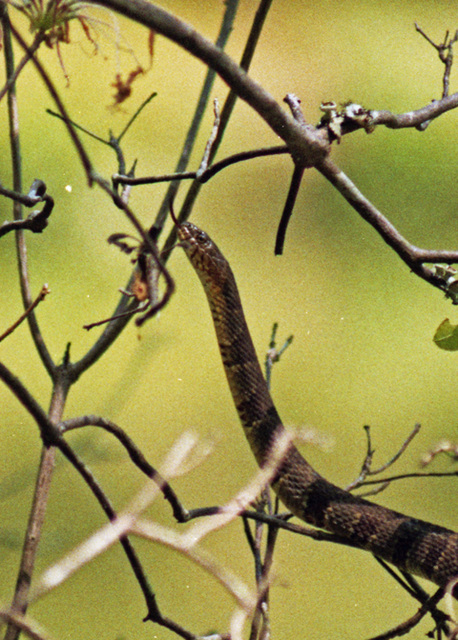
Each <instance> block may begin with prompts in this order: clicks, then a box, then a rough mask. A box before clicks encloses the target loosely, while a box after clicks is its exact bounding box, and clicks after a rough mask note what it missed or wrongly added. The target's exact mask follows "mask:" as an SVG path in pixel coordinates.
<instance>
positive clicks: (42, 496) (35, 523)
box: [4, 376, 69, 640]
mask: <svg viewBox="0 0 458 640" xmlns="http://www.w3.org/2000/svg"><path fill="white" fill-rule="evenodd" d="M68 389H69V383H68V380H67V379H66V377H65V376H61V377H60V379H59V380H58V381H57V383H56V385H55V387H54V391H53V395H52V398H51V405H50V410H49V418H50V420H52V421H53V423H54V424H57V423H58V422H60V420H61V419H62V414H63V410H64V406H65V400H66V397H67V393H68ZM55 458H56V449H55V447H43V449H42V453H41V460H40V466H39V469H38V475H37V480H36V484H35V492H34V496H33V503H32V508H31V510H30V515H29V521H28V524H27V530H26V533H25V538H24V544H23V547H22V556H21V563H20V567H19V570H18V577H17V580H16V587H15V591H14V596H13V600H12V603H11V611H12V613H13V614H21V615H24V614H25V613H26V611H27V604H28V596H29V591H30V585H31V582H32V577H33V572H34V568H35V560H36V557H37V552H38V546H39V543H40V539H41V532H42V529H43V524H44V521H45V516H46V508H47V505H48V499H49V492H50V489H51V481H52V478H53V471H54V465H55ZM20 633H21V629H20V627H19V626H18V625H16V624H15V622H14V620H12V621H10V622H9V624H8V627H7V630H6V633H5V639H4V640H17V639H18V637H19V635H20Z"/></svg>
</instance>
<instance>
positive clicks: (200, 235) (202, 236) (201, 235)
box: [195, 229, 208, 244]
mask: <svg viewBox="0 0 458 640" xmlns="http://www.w3.org/2000/svg"><path fill="white" fill-rule="evenodd" d="M195 237H196V240H197V242H198V243H199V244H205V243H206V242H207V241H208V236H207V234H206V233H205V231H201V230H200V229H199V231H198V232H197V233H196V236H195Z"/></svg>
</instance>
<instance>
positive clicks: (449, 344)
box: [433, 318, 458, 351]
mask: <svg viewBox="0 0 458 640" xmlns="http://www.w3.org/2000/svg"><path fill="white" fill-rule="evenodd" d="M433 340H434V342H435V343H436V344H437V346H438V347H439V348H440V349H445V350H446V351H458V325H456V324H452V323H451V322H450V320H449V319H448V318H446V319H445V320H444V321H443V322H441V323H440V325H439V326H438V327H437V329H436V333H435V334H434V338H433Z"/></svg>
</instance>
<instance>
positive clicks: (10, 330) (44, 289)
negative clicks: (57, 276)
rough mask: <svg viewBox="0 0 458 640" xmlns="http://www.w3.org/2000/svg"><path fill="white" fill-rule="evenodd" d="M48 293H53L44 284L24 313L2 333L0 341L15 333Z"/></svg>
mask: <svg viewBox="0 0 458 640" xmlns="http://www.w3.org/2000/svg"><path fill="white" fill-rule="evenodd" d="M48 293H51V291H50V290H49V288H48V285H47V284H44V285H43V287H42V288H41V291H40V293H39V294H38V296H37V297H36V298H35V300H34V301H33V302H32V304H31V305H30V307H29V308H28V309H26V310H25V311H24V313H23V314H22V315H21V316H20V317H19V318H18V319H17V320H16V322H14V323H13V324H12V325H11V327H9V328H8V329H7V330H6V331H5V332H4V333H2V335H0V342H1V341H2V340H4V339H5V338H6V337H7V336H9V335H10V334H11V333H13V331H14V330H15V329H17V327H18V326H19V325H20V324H21V323H22V322H23V321H24V320H25V319H26V318H27V316H28V315H29V314H30V313H31V312H32V311H33V310H34V309H35V307H36V306H38V305H39V304H40V302H42V300H44V299H45V298H46V296H47V295H48Z"/></svg>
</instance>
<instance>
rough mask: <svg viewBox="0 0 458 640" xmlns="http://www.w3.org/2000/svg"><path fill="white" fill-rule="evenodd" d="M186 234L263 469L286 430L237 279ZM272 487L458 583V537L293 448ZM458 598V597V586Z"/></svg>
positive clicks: (417, 568) (426, 571)
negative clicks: (356, 490) (359, 489)
mask: <svg viewBox="0 0 458 640" xmlns="http://www.w3.org/2000/svg"><path fill="white" fill-rule="evenodd" d="M178 236H179V238H180V245H181V246H182V247H183V248H184V250H185V252H186V255H187V256H188V258H189V260H190V262H191V264H192V266H193V267H194V269H195V271H196V273H197V275H198V276H199V278H200V280H201V282H202V285H203V287H204V290H205V293H206V295H207V298H208V302H209V305H210V309H211V313H212V317H213V322H214V325H215V330H216V336H217V339H218V344H219V348H220V352H221V359H222V362H223V366H224V370H225V372H226V376H227V380H228V383H229V387H230V390H231V393H232V397H233V399H234V403H235V407H236V409H237V412H238V414H239V418H240V421H241V423H242V426H243V429H244V431H245V435H246V437H247V439H248V442H249V444H250V446H251V449H252V451H253V453H254V455H255V457H256V460H257V462H258V463H259V465H263V464H264V463H265V462H266V460H268V458H269V454H270V452H271V449H272V447H273V446H274V443H275V440H276V438H277V437H278V436H280V435H281V434H282V433H283V432H284V427H283V425H282V422H281V420H280V417H279V415H278V413H277V410H276V408H275V405H274V403H273V401H272V398H271V396H270V393H269V390H268V388H267V385H266V382H265V380H264V376H263V373H262V370H261V367H260V365H259V362H258V359H257V356H256V352H255V349H254V346H253V342H252V340H251V336H250V332H249V330H248V326H247V324H246V321H245V317H244V314H243V308H242V303H241V301H240V296H239V293H238V290H237V285H236V282H235V278H234V275H233V273H232V270H231V268H230V266H229V263H228V262H227V260H226V259H225V258H224V256H223V255H222V253H221V252H220V251H219V249H218V247H217V246H216V245H215V244H214V243H213V242H212V240H211V239H210V238H209V236H208V235H207V234H206V233H205V232H203V231H201V230H200V229H198V228H197V227H196V226H195V225H193V224H191V223H189V222H185V223H183V224H181V225H179V226H178ZM272 486H273V488H274V490H275V491H276V493H277V494H278V496H279V498H280V499H281V501H282V502H283V503H284V504H285V506H286V507H287V508H288V509H290V510H291V511H292V512H293V513H294V514H295V515H296V516H298V517H299V518H301V519H302V520H304V521H305V522H307V523H309V524H312V525H315V526H317V527H320V528H322V529H324V530H326V531H328V532H330V533H333V534H335V535H337V536H339V537H341V538H344V539H345V540H347V541H348V543H349V544H351V545H352V546H355V547H359V548H361V549H366V550H367V551H371V552H372V553H373V554H374V555H376V556H378V557H380V558H382V559H383V560H386V561H387V562H390V563H392V564H393V565H395V566H396V567H398V568H399V569H401V570H402V571H406V572H408V573H413V574H415V575H418V576H421V577H423V578H427V579H428V580H431V581H432V582H434V583H436V584H437V585H439V586H441V587H446V586H447V585H448V584H449V583H450V582H451V581H452V580H453V579H456V578H458V533H455V532H453V531H450V530H448V529H445V528H443V527H439V526H436V525H434V524H430V523H429V522H424V521H422V520H417V519H415V518H410V517H409V516H405V515H403V514H402V513H397V512H396V511H392V510H391V509H387V508H385V507H382V506H379V505H377V504H373V503H371V502H369V501H368V500H364V499H362V498H358V497H357V496H353V495H352V494H350V493H348V492H347V491H344V490H343V489H340V488H339V487H337V486H335V485H333V484H332V483H331V482H328V481H327V480H326V479H325V478H323V477H322V476H321V475H320V474H319V473H317V472H316V471H315V470H314V469H313V468H312V467H311V466H310V465H309V463H308V462H307V461H306V460H305V458H304V457H303V456H302V455H301V453H299V451H298V449H297V448H296V447H295V446H294V445H292V444H291V445H290V446H289V448H288V452H287V454H286V455H285V457H284V459H283V462H282V463H281V465H280V467H279V470H278V472H277V477H276V479H275V482H274V483H273V484H272ZM453 594H454V596H455V597H458V585H455V586H454V591H453Z"/></svg>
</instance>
